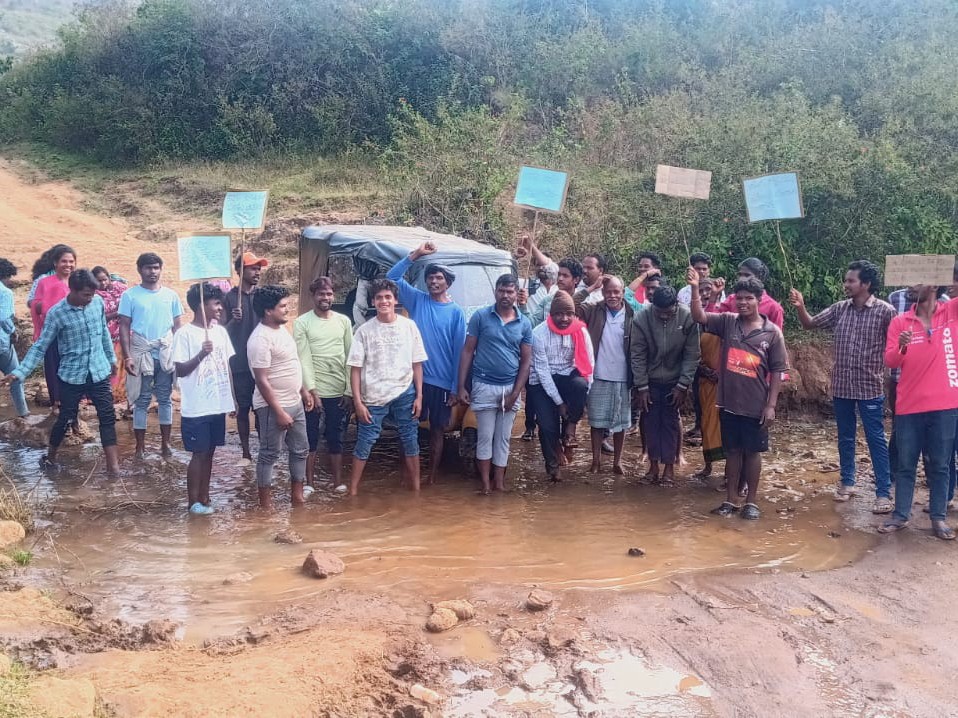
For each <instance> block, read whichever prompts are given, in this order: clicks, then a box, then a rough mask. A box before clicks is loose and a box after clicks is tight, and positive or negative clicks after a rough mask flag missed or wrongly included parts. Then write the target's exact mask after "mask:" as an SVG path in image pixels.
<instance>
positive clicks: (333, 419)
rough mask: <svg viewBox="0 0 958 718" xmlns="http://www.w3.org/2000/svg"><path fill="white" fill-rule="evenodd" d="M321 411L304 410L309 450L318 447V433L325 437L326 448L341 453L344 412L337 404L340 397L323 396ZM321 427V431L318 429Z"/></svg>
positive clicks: (331, 451)
mask: <svg viewBox="0 0 958 718" xmlns="http://www.w3.org/2000/svg"><path fill="white" fill-rule="evenodd" d="M322 401H323V410H322V412H319V411H316V410H315V409H314V410H313V411H308V412H306V439H307V440H308V441H309V450H310V451H311V452H312V451H316V449H318V448H319V436H320V434H322V435H323V437H324V438H325V439H326V450H327V451H328V452H329V453H330V454H332V455H336V454H342V453H343V433H344V432H345V431H346V412H345V411H343V409H342V407H341V406H340V405H339V402H340V398H339V397H336V398H332V399H327V398H323V400H322ZM320 429H322V431H320Z"/></svg>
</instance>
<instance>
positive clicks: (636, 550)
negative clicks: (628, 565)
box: [629, 548, 645, 556]
mask: <svg viewBox="0 0 958 718" xmlns="http://www.w3.org/2000/svg"><path fill="white" fill-rule="evenodd" d="M629 556H645V549H641V548H630V549H629Z"/></svg>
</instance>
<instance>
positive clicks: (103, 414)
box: [0, 269, 120, 474]
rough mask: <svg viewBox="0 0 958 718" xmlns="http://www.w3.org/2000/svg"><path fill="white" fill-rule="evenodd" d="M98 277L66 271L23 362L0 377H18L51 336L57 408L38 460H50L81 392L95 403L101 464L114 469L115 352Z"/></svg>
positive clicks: (26, 371) (24, 373)
mask: <svg viewBox="0 0 958 718" xmlns="http://www.w3.org/2000/svg"><path fill="white" fill-rule="evenodd" d="M99 287H100V283H99V282H97V280H96V278H95V277H94V276H93V274H92V273H91V272H90V271H89V270H88V269H76V270H74V271H73V273H72V274H70V279H69V288H70V293H69V294H68V295H67V296H66V298H64V299H61V300H60V301H59V302H57V303H56V304H54V305H53V306H52V307H50V311H49V312H47V317H46V320H45V321H44V323H43V331H42V332H40V336H39V337H38V338H37V341H36V342H35V343H34V344H33V346H32V347H30V351H28V352H27V355H26V356H25V357H24V358H23V363H22V364H21V365H20V366H19V367H17V368H16V369H14V370H13V371H11V372H10V373H9V374H8V375H7V376H5V377H4V378H3V380H2V381H0V384H5V385H10V384H12V383H13V382H14V381H21V382H22V381H23V380H24V379H25V378H26V377H27V376H29V375H30V373H31V372H32V371H33V370H34V369H36V368H37V366H38V365H39V364H40V362H42V361H43V355H44V353H45V352H46V350H47V348H48V347H49V346H50V344H51V343H52V342H57V344H58V345H59V347H60V366H59V368H58V369H57V376H58V377H59V379H60V388H61V394H60V413H59V414H58V415H57V420H56V421H55V422H54V424H53V427H52V428H51V429H50V447H49V448H48V449H47V455H46V457H45V459H44V463H45V464H46V465H48V466H51V467H55V466H56V458H57V449H59V448H60V444H61V443H63V438H64V437H65V436H66V433H67V428H68V427H70V426H72V425H73V424H74V423H76V420H77V414H78V412H79V408H80V400H81V399H82V398H83V397H84V396H85V397H87V398H88V399H89V400H90V401H91V402H93V406H94V407H95V408H96V416H97V419H98V421H99V423H100V443H102V444H103V453H104V454H106V468H107V471H108V472H109V473H110V474H116V473H117V472H118V471H119V470H120V462H119V452H118V450H117V446H116V412H115V411H114V409H113V389H112V388H111V387H110V377H111V376H112V375H113V374H115V373H116V354H114V352H113V340H111V339H110V331H109V329H107V325H106V312H105V311H104V309H103V300H102V299H100V298H99V297H98V296H97V294H96V290H97V289H99Z"/></svg>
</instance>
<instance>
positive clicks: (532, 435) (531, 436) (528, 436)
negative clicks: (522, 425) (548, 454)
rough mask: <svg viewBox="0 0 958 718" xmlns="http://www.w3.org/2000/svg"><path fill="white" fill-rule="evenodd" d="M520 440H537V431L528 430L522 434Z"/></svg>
mask: <svg viewBox="0 0 958 718" xmlns="http://www.w3.org/2000/svg"><path fill="white" fill-rule="evenodd" d="M519 438H520V439H522V440H523V441H532V440H533V439H534V438H536V430H535V429H527V430H526V431H523V432H522V436H521V437H519Z"/></svg>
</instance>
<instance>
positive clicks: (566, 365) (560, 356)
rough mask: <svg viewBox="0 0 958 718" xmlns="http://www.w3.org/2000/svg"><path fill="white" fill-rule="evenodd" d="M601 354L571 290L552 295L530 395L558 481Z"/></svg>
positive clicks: (539, 332)
mask: <svg viewBox="0 0 958 718" xmlns="http://www.w3.org/2000/svg"><path fill="white" fill-rule="evenodd" d="M594 366H595V354H594V352H593V350H592V340H591V339H590V338H589V332H588V330H587V329H586V326H585V324H584V323H583V322H582V320H580V319H577V318H576V316H575V304H574V303H573V301H572V297H571V296H569V295H568V294H567V293H566V292H563V291H558V292H556V293H555V296H554V297H553V298H552V304H551V305H550V307H549V317H548V318H547V319H546V321H545V322H543V323H542V324H540V325H539V326H537V327H536V328H535V329H533V330H532V373H531V375H530V376H529V388H528V390H527V392H526V398H527V400H528V402H529V404H530V405H532V407H533V410H534V411H535V414H536V421H537V422H538V424H539V445H540V446H541V447H542V456H543V458H544V459H545V463H546V472H547V473H548V475H549V478H550V479H551V480H552V481H558V480H559V466H560V465H564V464H566V463H568V462H569V461H571V458H572V457H571V454H572V450H573V448H574V447H575V430H576V424H577V423H578V421H579V419H581V418H582V414H583V412H584V411H585V403H586V397H587V396H588V393H589V387H590V386H591V384H592V371H593V367H594Z"/></svg>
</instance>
